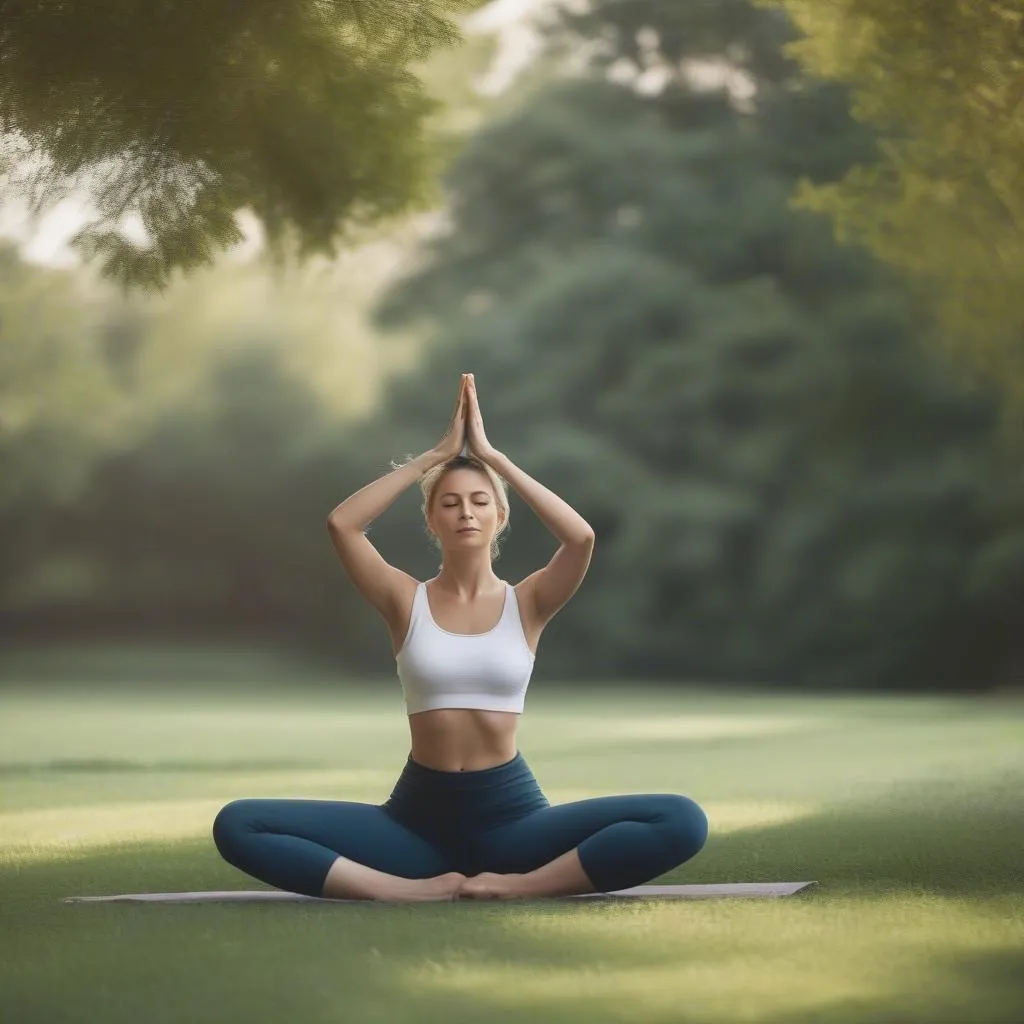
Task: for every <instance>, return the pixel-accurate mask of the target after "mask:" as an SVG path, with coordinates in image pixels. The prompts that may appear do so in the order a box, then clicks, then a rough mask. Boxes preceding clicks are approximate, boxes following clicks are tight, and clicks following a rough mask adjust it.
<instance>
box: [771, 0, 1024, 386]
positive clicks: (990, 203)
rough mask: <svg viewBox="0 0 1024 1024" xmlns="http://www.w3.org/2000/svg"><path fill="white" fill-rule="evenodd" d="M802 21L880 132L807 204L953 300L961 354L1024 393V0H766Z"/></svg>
mask: <svg viewBox="0 0 1024 1024" xmlns="http://www.w3.org/2000/svg"><path fill="white" fill-rule="evenodd" d="M758 2H760V3H762V4H765V5H770V6H772V7H781V8H783V9H785V11H786V12H787V13H788V14H789V16H790V17H791V18H792V19H793V22H794V23H795V24H796V25H797V26H798V27H799V29H800V30H801V31H802V32H803V34H804V37H803V38H801V39H799V40H797V41H794V42H793V43H791V44H790V45H789V47H788V48H787V52H788V53H789V54H791V55H792V56H793V57H794V58H795V59H797V60H799V61H800V63H801V64H802V66H803V67H804V68H805V69H806V71H807V72H809V73H810V74H813V75H815V76H818V77H819V78H821V79H827V80H830V81H835V82H839V83H842V84H843V85H844V86H846V87H848V88H849V89H850V95H851V109H852V113H853V115H854V116H855V117H856V118H858V119H859V120H861V121H863V122H865V123H867V124H870V125H871V126H872V127H873V128H875V129H876V130H877V131H878V132H879V133H880V136H881V138H880V141H879V145H878V150H877V152H876V153H875V154H874V156H873V157H872V159H871V160H870V161H867V162H865V163H864V164H862V165H858V166H855V167H852V168H849V169H848V171H847V173H846V174H845V176H843V177H842V179H841V180H839V181H837V182H831V183H823V184H820V185H818V186H817V187H812V186H811V185H810V183H809V182H802V183H801V184H800V187H799V188H798V190H797V193H796V201H797V202H798V204H799V205H801V206H803V207H805V208H807V209H812V210H816V211H819V212H824V213H827V214H828V215H829V216H830V217H831V218H832V220H833V222H834V225H835V229H836V233H837V237H838V238H839V239H840V240H842V241H844V242H853V243H858V244H862V245H864V246H866V247H868V248H869V249H870V250H871V251H872V252H873V253H874V254H875V255H877V256H878V257H879V258H881V259H883V260H885V261H886V262H889V263H891V264H893V265H894V266H898V267H900V268H902V269H904V270H906V271H908V272H909V273H910V274H911V275H912V276H913V277H914V278H915V279H916V280H917V281H918V282H919V284H920V285H921V286H922V287H923V288H925V289H927V290H928V292H929V294H930V296H931V299H932V301H933V302H934V303H935V304H936V307H937V308H938V309H939V311H940V312H941V314H942V316H943V318H944V321H945V326H946V332H945V334H946V338H947V340H948V341H949V342H950V343H951V344H950V349H951V351H952V352H953V354H954V355H955V356H956V358H957V359H958V361H959V363H960V365H961V366H962V367H963V368H964V369H966V370H968V371H970V372H972V373H973V374H975V375H978V376H981V377H987V378H992V379H995V380H996V381H998V383H999V384H1000V385H1001V386H1002V387H1004V388H1006V389H1007V390H1008V391H1009V392H1010V393H1011V395H1014V396H1016V398H1017V399H1018V401H1019V399H1020V398H1021V396H1022V395H1024V349H1022V346H1021V338H1022V331H1024V309H1022V306H1021V293H1020V284H1019V279H1020V268H1021V266H1022V265H1024V177H1022V175H1021V173H1020V168H1021V166H1024V103H1022V102H1021V101H1022V99H1024V91H1022V89H1024V86H1022V83H1024V42H1022V40H1024V35H1022V30H1024V6H1022V4H1021V3H1020V2H1019V0H985V2H980V3H961V2H957V3H953V2H950V3H933V2H922V0H884V2H880V0H841V2H835V0H830V2H828V3H825V2H822V0H758Z"/></svg>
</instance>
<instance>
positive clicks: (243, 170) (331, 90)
mask: <svg viewBox="0 0 1024 1024" xmlns="http://www.w3.org/2000/svg"><path fill="white" fill-rule="evenodd" d="M478 5H479V0H373V2H366V0H326V2H325V0H293V2H288V3H282V2H280V0H252V2H249V3H244V4H238V3H234V2H229V0H205V2H202V3H194V2H190V0H154V2H152V3H148V2H147V3H132V2H125V0H91V2H89V3H82V2H73V0H65V2H59V0H27V2H26V0H0V145H2V146H3V150H2V155H0V173H6V175H7V176H8V184H7V186H6V187H7V188H8V189H9V190H11V189H13V190H16V191H20V192H21V193H22V194H23V195H24V196H25V197H26V198H28V199H29V201H30V203H31V204H32V205H33V206H34V207H35V208H37V209H42V208H45V207H46V206H49V205H51V204H53V203H55V202H57V201H58V200H60V199H62V198H64V197H65V196H66V195H67V194H68V193H69V192H70V191H71V190H72V189H73V188H75V187H81V186H82V185H84V186H85V187H86V189H87V195H88V199H89V201H90V202H91V204H92V205H93V206H94V207H95V209H96V211H97V214H96V218H95V220H94V221H93V222H92V223H91V224H90V225H88V226H87V227H86V228H85V229H84V230H83V231H81V232H80V233H79V234H78V236H77V237H76V238H75V240H74V244H75V245H76V247H77V248H78V249H79V250H80V251H81V252H82V253H83V254H84V255H85V256H87V257H89V258H97V259H98V260H99V261H100V262H101V266H102V270H103V272H104V273H105V274H107V275H108V276H110V277H113V278H115V279H117V280H119V281H120V282H122V283H123V284H124V285H126V286H130V285H141V286H146V287H162V286H164V285H165V284H166V283H167V281H168V279H169V278H170V276H171V275H172V274H173V273H174V272H175V271H176V270H188V269H189V268H192V267H195V266H197V265H200V264H203V263H209V262H210V260H211V259H212V257H213V256H214V254H215V253H216V252H217V251H218V250H219V249H222V248H224V247H226V246H229V245H231V244H233V243H235V242H238V241H240V240H241V237H242V236H241V233H240V231H239V228H238V226H237V224H236V222H235V219H234V215H235V213H236V212H237V211H238V210H240V209H242V208H248V209H250V210H252V211H253V212H254V213H255V214H256V215H257V216H258V217H259V218H260V220H261V222H262V224H263V226H264V229H265V232H266V236H267V240H268V243H269V245H270V246H271V249H272V251H275V252H280V251H282V250H283V249H284V248H285V246H286V245H290V246H292V247H293V248H295V249H297V250H298V252H299V254H300V255H304V254H307V253H310V252H314V251H319V252H327V253H330V252H331V251H333V247H334V245H335V244H336V242H337V241H338V239H339V237H340V236H341V234H342V233H343V232H344V230H345V229H346V228H351V227H356V226H359V225H363V224H367V223H372V222H373V221H375V220H377V219H379V218H382V217H386V216H389V215H391V214H395V213H398V212H400V211H403V210H406V209H409V208H410V207H413V206H416V205H418V204H422V203H424V202H426V201H427V200H428V199H429V198H430V197H431V196H432V184H431V182H432V179H433V175H434V172H435V168H434V162H433V160H432V149H431V146H430V144H429V141H428V140H427V139H426V138H425V137H424V132H423V124H424V119H425V117H426V115H427V114H428V113H429V112H430V111H431V110H432V108H433V106H434V104H433V101H431V100H430V98H429V97H427V96H426V95H425V93H424V90H423V88H422V86H421V84H420V82H419V80H418V79H417V78H416V77H415V76H414V75H413V74H412V73H411V72H410V71H409V69H408V66H407V65H408V64H409V63H410V62H411V61H414V60H422V59H423V58H425V57H426V56H427V55H428V54H429V53H430V52H431V51H432V50H434V49H435V48H437V47H439V46H445V45H450V44H452V43H454V42H456V41H457V40H458V39H459V34H458V31H457V29H456V27H455V25H454V24H453V23H452V22H451V20H449V18H448V16H447V15H448V13H449V12H452V11H463V10H468V9H471V8H473V7H476V6H478ZM129 213H134V214H137V215H138V216H139V217H141V220H142V224H143V226H144V228H145V231H146V233H147V234H148V236H149V238H150V240H151V244H150V245H140V244H137V243H135V242H133V241H132V240H131V239H129V238H128V237H126V236H125V235H123V234H122V233H121V232H120V231H119V227H120V223H121V220H122V218H123V217H124V216H125V215H126V214H129Z"/></svg>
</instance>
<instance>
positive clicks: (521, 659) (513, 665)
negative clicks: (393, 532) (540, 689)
mask: <svg viewBox="0 0 1024 1024" xmlns="http://www.w3.org/2000/svg"><path fill="white" fill-rule="evenodd" d="M502 582H503V583H505V581H504V580H502ZM534 660H535V656H534V653H533V651H531V650H530V645H529V644H528V643H527V642H526V634H525V633H524V632H523V626H522V622H521V620H520V618H519V602H518V601H517V600H516V592H515V588H514V587H513V586H512V585H511V584H510V583H505V605H504V607H503V608H502V612H501V618H500V619H499V620H498V624H497V625H496V626H495V627H494V628H493V629H489V630H488V631H487V632H486V633H449V632H448V630H446V629H442V628H441V627H440V626H439V625H438V624H437V623H436V622H434V617H433V615H431V614H430V603H429V602H428V601H427V585H426V583H420V584H419V586H417V587H416V596H415V598H414V599H413V603H412V617H411V619H410V620H409V630H408V632H407V633H406V635H405V641H404V642H403V643H402V646H401V648H400V650H399V651H398V654H397V655H395V661H396V662H397V663H398V678H399V679H400V680H401V683H402V689H403V691H404V692H405V707H406V713H407V714H409V715H414V714H416V713H417V712H418V711H432V710H433V709H434V708H482V709H484V710H486V711H516V712H520V713H521V712H522V710H523V704H524V702H525V698H526V687H527V686H528V685H529V683H530V676H531V675H532V674H533V663H534Z"/></svg>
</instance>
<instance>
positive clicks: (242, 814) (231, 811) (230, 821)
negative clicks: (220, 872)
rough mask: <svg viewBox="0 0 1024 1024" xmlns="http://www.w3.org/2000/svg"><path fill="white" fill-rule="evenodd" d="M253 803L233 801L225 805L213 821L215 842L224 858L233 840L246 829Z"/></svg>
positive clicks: (249, 801)
mask: <svg viewBox="0 0 1024 1024" xmlns="http://www.w3.org/2000/svg"><path fill="white" fill-rule="evenodd" d="M251 803H252V801H251V800H232V801H231V802H230V803H228V804H225V805H224V806H223V807H222V808H221V809H220V810H219V811H218V812H217V816H216V817H215V818H214V819H213V826H212V829H211V831H212V832H213V842H214V845H215V846H216V847H217V849H218V850H219V851H220V852H221V854H222V855H223V856H227V851H228V850H229V849H230V848H231V844H232V839H233V838H234V837H236V836H237V835H238V834H239V832H241V831H243V830H244V828H245V827H246V825H247V822H248V820H249V805H250V804H251Z"/></svg>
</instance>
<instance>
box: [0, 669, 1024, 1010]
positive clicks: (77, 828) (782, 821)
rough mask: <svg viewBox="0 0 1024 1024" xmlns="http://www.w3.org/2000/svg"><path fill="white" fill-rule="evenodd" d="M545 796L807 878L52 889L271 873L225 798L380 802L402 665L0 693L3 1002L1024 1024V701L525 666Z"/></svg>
mask: <svg viewBox="0 0 1024 1024" xmlns="http://www.w3.org/2000/svg"><path fill="white" fill-rule="evenodd" d="M519 746H520V749H521V750H522V751H523V753H524V755H525V757H526V759H527V761H528V762H529V763H530V765H531V767H532V768H533V770H534V772H535V773H536V775H537V777H538V779H539V781H540V783H541V786H542V788H543V789H544V791H545V793H546V794H547V796H548V798H549V799H550V800H551V801H552V803H562V802H565V801H569V800H578V799H583V798H586V797H589V796H600V795H605V794H612V793H627V792H677V793H685V794H686V795H688V796H691V797H693V798H694V799H696V800H697V801H698V802H699V803H701V805H702V806H703V807H704V808H705V810H706V811H707V813H708V817H709V819H710V823H711V835H710V838H709V840H708V843H707V845H706V846H705V848H704V849H703V851H702V852H701V853H700V854H699V855H698V856H697V857H696V858H695V859H694V860H693V861H691V862H690V863H689V864H686V865H684V866H683V867H682V868H680V869H678V870H676V871H673V872H671V873H670V874H668V875H665V876H663V877H662V878H661V879H659V881H661V882H726V881H735V882H739V881H762V880H763V881H788V880H794V881H796V880H804V879H817V880H818V883H819V884H818V885H817V886H816V887H813V888H811V889H810V890H807V891H806V892H805V893H801V894H799V895H797V896H792V897H787V898H783V899H774V900H773V899H766V900H762V899H755V900H743V899H738V900H708V901H680V902H675V901H672V902H655V901H652V902H647V903H633V902H630V903H625V902H623V903H619V904H615V903H611V904H609V903H602V904H598V903H588V902H587V901H550V902H531V903H517V902H458V903H451V904H416V905H410V904H402V905H395V904H367V905H345V904H339V905H337V906H332V905H328V904H314V905H302V904H289V905H260V904H239V905H231V904H186V905H176V906H175V905H146V904H63V903H62V902H61V898H62V897H64V896H69V895H86V894H100V893H116V892H139V891H156V890H184V889H228V888H263V887H264V886H263V885H262V883H259V882H256V881H255V880H253V879H250V878H248V877H247V876H245V875H243V874H242V873H241V872H239V871H237V870H236V869H235V868H233V867H231V866H230V865H228V864H227V863H225V862H224V861H222V860H221V858H220V856H219V854H218V853H217V851H216V849H215V847H214V846H213V842H212V839H211V837H210V823H211V821H212V819H213V817H214V815H215V814H216V812H217V810H218V809H219V808H220V807H221V806H222V805H223V804H224V803H226V802H227V801H228V800H231V799H233V798H235V797H242V796H294V797H313V798H330V799H340V800H362V801H367V802H373V803H380V802H382V801H383V800H384V799H386V798H387V796H388V794H389V792H390V790H391V785H392V784H393V782H394V780H395V779H396V778H397V775H398V772H399V770H400V768H401V766H402V764H403V763H404V761H405V757H406V754H407V753H408V731H407V726H406V724H405V721H404V718H403V716H402V707H401V695H400V691H399V690H398V684H397V681H396V682H395V683H394V685H393V686H392V685H389V684H387V683H384V684H380V685H376V684H375V685H374V687H373V688H367V687H359V688H345V687H343V686H341V685H339V686H338V687H337V688H335V689H334V690H333V691H332V690H327V689H323V688H319V689H317V688H314V687H310V686H307V685H305V682H304V680H303V678H302V677H301V676H299V675H298V674H297V675H296V677H295V679H294V681H291V682H289V683H288V685H283V684H282V685H281V686H279V687H277V688H275V687H268V686H262V687H260V688H258V689H256V690H253V691H252V692H246V691H245V690H243V689H240V688H239V687H237V686H234V687H226V688H225V687H221V688H218V687H215V686H213V685H212V684H211V685H210V686H209V687H206V688H203V687H201V686H195V685H192V686H187V687H176V686H167V687H162V686H160V685H154V684H153V683H147V684H146V685H145V687H144V688H137V689H135V690H133V689H132V688H130V687H125V686H123V685H122V686H117V687H107V686H105V685H104V684H103V683H101V682H96V681H92V682H88V683H87V684H83V683H79V684H78V685H71V682H70V681H69V682H68V685H58V684H54V683H52V682H50V683H47V684H45V685H42V684H37V685H35V686H19V687H14V686H8V688H7V689H6V690H4V691H0V872H2V874H0V878H2V886H3V904H2V914H0V1020H3V1021H5V1022H6V1021H10V1022H11V1024H62V1022H71V1021H74V1022H89V1024H91V1022H97V1024H99V1022H102V1024H120V1022H126V1024H127V1022H131V1024H137V1022H139V1021H146V1022H147V1024H158V1022H168V1024H170V1022H174V1024H178V1022H188V1024H200V1022H205V1021H210V1022H218V1024H220V1022H224V1021H235V1020H238V1021H245V1022H246V1024H259V1022H264V1021H265V1022H268V1024H270V1022H273V1024H279V1022H281V1021H282V1020H284V1021H295V1022H297V1024H298V1022H301V1024H318V1022H334V1021H339V1022H342V1021H343V1022H353V1024H371V1022H380V1024H403V1022H410V1024H412V1022H417V1024H418V1022H423V1021H444V1022H446V1024H460V1022H467V1024H470V1022H472V1024H476V1022H481V1021H486V1022H488V1024H503V1022H512V1021H516V1022H519V1021H527V1020H530V1021H536V1022H543V1021H559V1022H563V1021H570V1020H577V1019H579V1020H586V1021H588V1022H596V1024H601V1022H605V1021H609V1022H610V1021H629V1022H635V1021H642V1022H655V1021H657V1022H666V1024H667V1022H673V1024H675V1022H679V1021H697V1022H719V1021H721V1022H727V1021H728V1022H731V1021H764V1022H778V1024H800V1022H805V1021H822V1022H826V1021H827V1022H829V1024H844V1022H852V1021H858V1022H859V1021H885V1022H908V1024H910V1022H914V1024H920V1022H932V1021H949V1022H951V1024H953V1022H955V1024H965V1022H970V1024H975V1022H990V1021H992V1022H994V1021H1005V1022H1007V1024H1019V1022H1020V1021H1022V1020H1024V800H1022V796H1021V794H1022V793H1024V702H1021V701H1020V700H1019V699H1018V700H1016V701H1014V700H1010V699H984V698H982V699H969V698H931V697H925V698H907V697H901V698H885V697H777V698H774V697H765V696H761V695H757V694H752V695H742V694H732V695H730V694H722V693H720V692H717V693H716V692H714V691H713V690H709V689H707V688H684V689H680V690H679V691H678V692H675V693H666V692H663V691H658V690H654V689H651V688H649V687H644V686H642V685H632V684H630V685H626V684H624V685H622V686H621V687H620V688H619V689H618V690H615V691H612V690H609V689H608V688H599V689H598V688H587V687H585V686H580V685H576V686H573V687H571V688H568V687H565V688H560V689H558V690H554V689H551V688H549V689H547V690H545V688H544V687H543V686H541V685H534V686H533V687H531V692H530V694H529V695H528V698H527V706H526V714H525V715H524V717H523V720H522V724H521V726H520V732H519Z"/></svg>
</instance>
